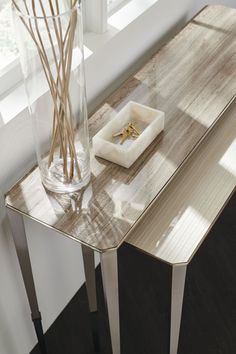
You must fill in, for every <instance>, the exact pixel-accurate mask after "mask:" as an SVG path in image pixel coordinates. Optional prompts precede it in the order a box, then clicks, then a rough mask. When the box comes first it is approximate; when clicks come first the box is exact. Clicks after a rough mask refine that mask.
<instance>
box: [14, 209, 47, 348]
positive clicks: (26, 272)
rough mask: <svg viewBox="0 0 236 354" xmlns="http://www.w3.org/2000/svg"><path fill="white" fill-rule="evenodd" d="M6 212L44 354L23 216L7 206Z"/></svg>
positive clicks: (39, 315) (40, 322)
mask: <svg viewBox="0 0 236 354" xmlns="http://www.w3.org/2000/svg"><path fill="white" fill-rule="evenodd" d="M7 214H8V217H9V221H10V226H11V230H12V235H13V240H14V244H15V248H16V253H17V257H18V260H19V264H20V268H21V273H22V277H23V280H24V285H25V290H26V293H27V297H28V301H29V305H30V309H31V317H32V321H33V323H34V328H35V332H36V336H37V339H38V343H39V348H40V352H41V353H42V354H46V353H47V350H46V345H45V339H44V335H43V327H42V319H41V314H40V311H39V307H38V301H37V295H36V290H35V285H34V278H33V273H32V267H31V262H30V256H29V249H28V244H27V238H26V234H25V227H24V221H23V216H22V215H21V214H20V213H18V212H15V211H14V210H12V209H8V208H7Z"/></svg>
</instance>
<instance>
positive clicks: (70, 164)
mask: <svg viewBox="0 0 236 354" xmlns="http://www.w3.org/2000/svg"><path fill="white" fill-rule="evenodd" d="M12 3H13V5H12V7H13V18H14V23H15V29H16V35H17V42H18V46H19V51H20V60H21V66H22V71H23V75H24V79H25V88H26V93H27V96H28V102H29V111H30V115H31V118H32V123H33V135H34V139H35V146H36V154H37V160H38V165H39V168H40V173H41V178H42V182H43V184H44V186H45V187H46V188H47V189H49V190H51V191H53V192H58V193H72V192H74V191H78V190H80V189H81V188H83V187H84V186H85V185H87V184H88V183H89V180H90V163H89V138H88V118H87V103H86V90H85V74H84V53H83V25H82V13H81V9H80V5H79V4H78V2H77V1H76V0H12Z"/></svg>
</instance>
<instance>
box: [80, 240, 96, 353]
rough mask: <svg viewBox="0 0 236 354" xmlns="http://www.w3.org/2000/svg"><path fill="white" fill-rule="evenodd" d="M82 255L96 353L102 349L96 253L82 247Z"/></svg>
mask: <svg viewBox="0 0 236 354" xmlns="http://www.w3.org/2000/svg"><path fill="white" fill-rule="evenodd" d="M81 247H82V254H83V261H84V273H85V280H86V289H87V295H88V303H89V310H90V318H91V327H92V335H93V344H94V350H95V352H98V351H99V349H100V345H99V335H98V310H97V291H96V276H95V257H94V251H93V250H92V249H91V248H89V247H87V246H84V245H82V246H81Z"/></svg>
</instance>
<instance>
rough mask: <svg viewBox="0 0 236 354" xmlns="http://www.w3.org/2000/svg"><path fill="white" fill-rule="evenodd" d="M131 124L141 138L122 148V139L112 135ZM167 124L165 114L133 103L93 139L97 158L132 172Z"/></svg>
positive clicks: (129, 141)
mask: <svg viewBox="0 0 236 354" xmlns="http://www.w3.org/2000/svg"><path fill="white" fill-rule="evenodd" d="M129 122H132V123H134V124H135V126H136V127H137V128H138V129H139V130H140V131H141V134H140V135H139V136H138V138H136V139H132V138H130V139H127V140H126V141H125V142H124V143H123V144H121V143H120V138H114V137H113V135H114V134H116V133H117V132H119V131H121V130H122V129H123V128H124V127H125V126H127V125H128V123H129ZM164 123H165V113H164V112H162V111H159V110H156V109H153V108H150V107H147V106H144V105H142V104H139V103H137V102H133V101H130V102H129V103H128V104H127V105H126V106H125V107H123V108H122V109H121V111H120V112H119V113H118V114H117V115H116V116H115V118H113V119H112V120H111V121H110V122H108V123H107V124H106V125H105V126H104V127H103V128H102V129H101V130H100V131H99V132H98V133H97V134H96V135H95V136H94V137H93V149H94V154H95V155H96V156H99V157H102V158H104V159H106V160H108V161H111V162H115V163H116V164H118V165H121V166H123V167H126V168H129V167H130V166H131V165H132V164H133V163H134V162H135V161H136V160H137V158H138V157H139V156H140V155H141V154H142V153H143V152H144V150H145V149H146V148H147V147H148V146H149V145H150V144H151V143H152V141H153V140H154V139H155V138H156V137H157V135H158V134H160V133H161V131H162V130H163V129H164Z"/></svg>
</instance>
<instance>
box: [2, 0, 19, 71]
mask: <svg viewBox="0 0 236 354" xmlns="http://www.w3.org/2000/svg"><path fill="white" fill-rule="evenodd" d="M12 32H13V31H12V25H11V9H10V1H9V0H1V4H0V71H1V70H3V68H4V67H6V65H8V64H9V63H11V62H12V61H14V60H15V59H16V57H17V55H18V53H17V47H16V43H15V40H14V35H13V33H12Z"/></svg>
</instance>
